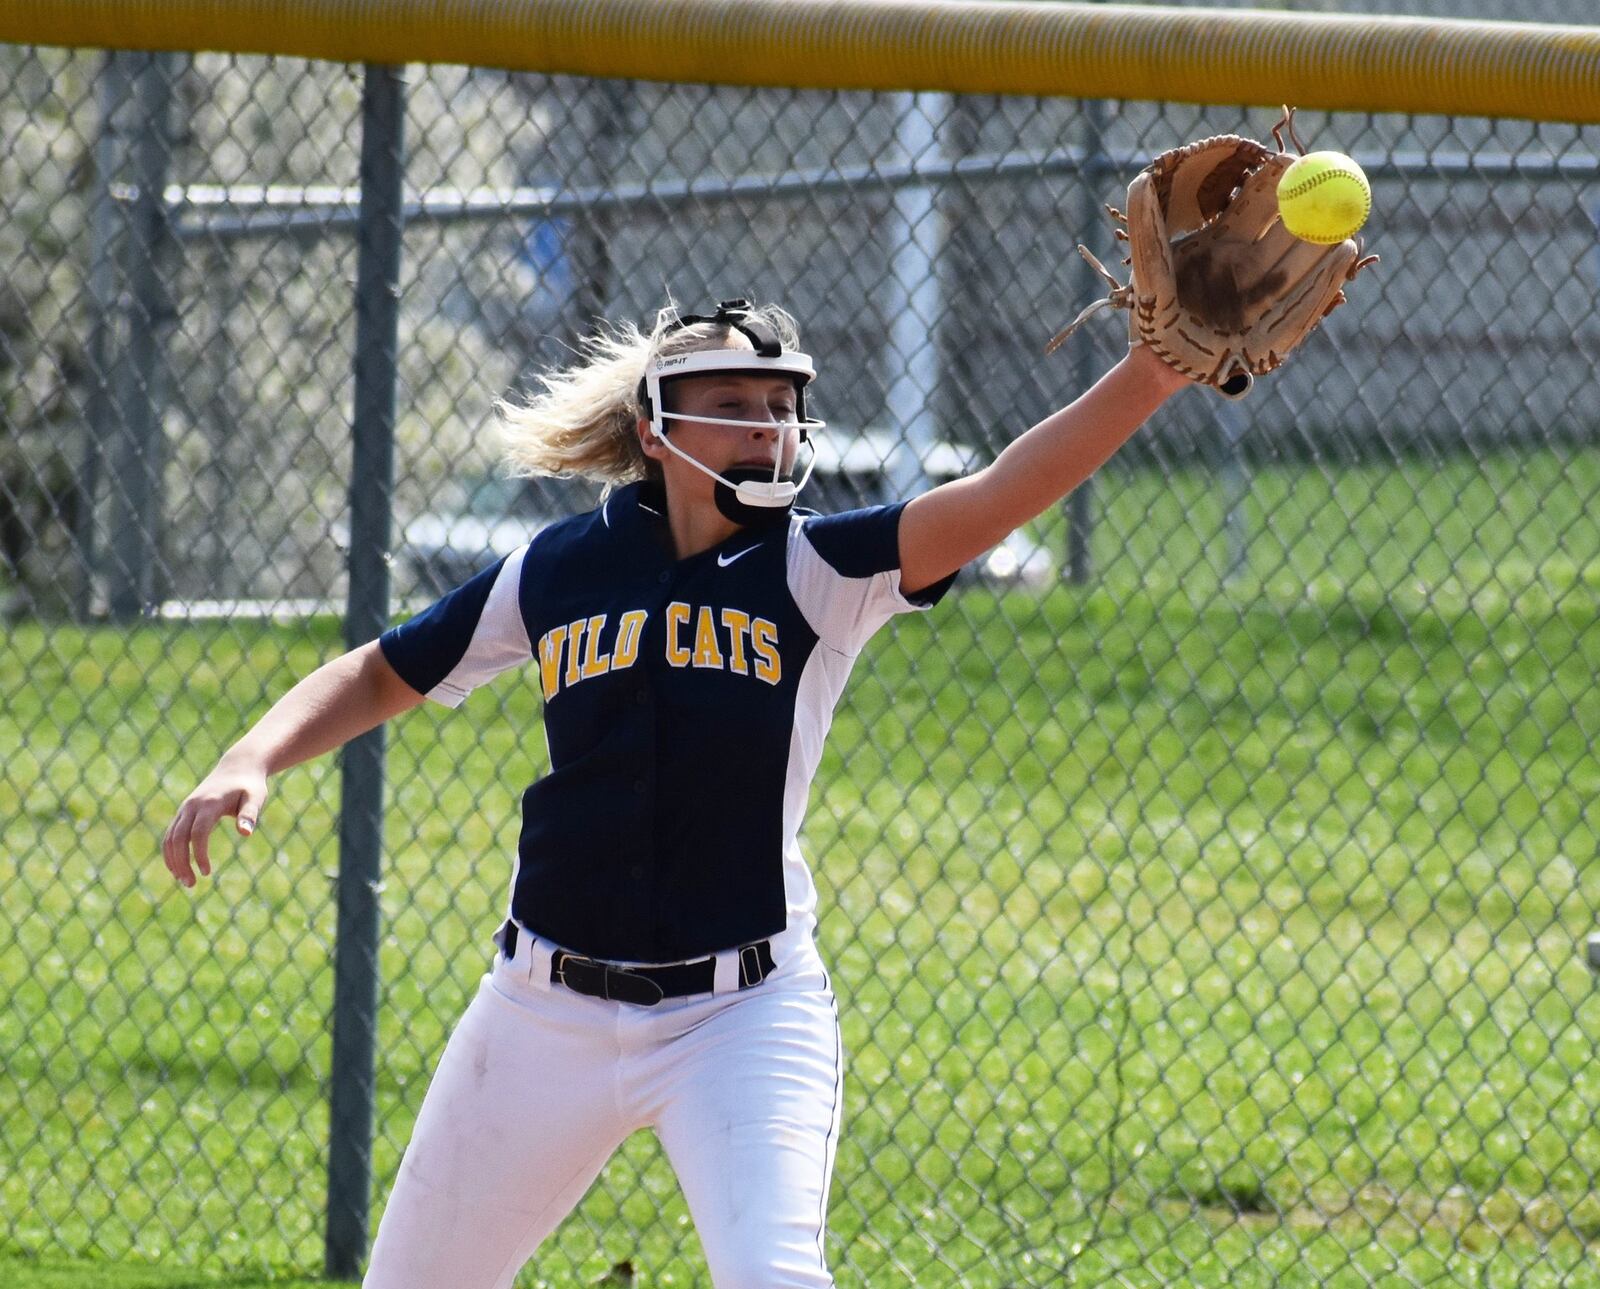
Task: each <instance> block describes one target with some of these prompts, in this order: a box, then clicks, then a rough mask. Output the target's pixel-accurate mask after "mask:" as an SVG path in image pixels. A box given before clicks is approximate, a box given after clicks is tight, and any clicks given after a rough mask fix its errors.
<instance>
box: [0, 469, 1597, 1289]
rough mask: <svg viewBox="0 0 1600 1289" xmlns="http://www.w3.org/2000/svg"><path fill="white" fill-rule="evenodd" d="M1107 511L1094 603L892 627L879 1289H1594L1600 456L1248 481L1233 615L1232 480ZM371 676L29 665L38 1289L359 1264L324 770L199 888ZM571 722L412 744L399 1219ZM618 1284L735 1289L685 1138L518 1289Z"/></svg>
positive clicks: (857, 974) (90, 645)
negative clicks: (328, 1170) (237, 825)
mask: <svg viewBox="0 0 1600 1289" xmlns="http://www.w3.org/2000/svg"><path fill="white" fill-rule="evenodd" d="M1095 489H1096V505H1097V508H1098V512H1099V520H1098V524H1097V528H1096V532H1095V537H1094V552H1095V560H1096V578H1095V580H1094V583H1093V585H1092V586H1091V587H1089V588H1086V589H1078V588H1072V587H1065V586H1063V587H1058V588H1056V589H1053V590H1051V591H1050V592H1049V593H1048V594H1047V595H1045V596H1043V597H1042V598H1039V597H1035V596H1032V595H1029V594H1027V593H1016V592H1013V593H1010V594H1007V595H1005V596H996V595H993V594H991V593H989V592H986V591H982V590H978V589H970V590H964V591H962V592H960V593H958V594H956V595H954V596H952V597H951V598H950V599H948V600H947V601H946V602H945V603H944V604H943V605H942V606H941V607H940V608H938V609H936V610H935V611H934V612H933V613H932V614H930V615H918V616H916V617H914V618H909V619H901V620H900V621H899V622H898V623H897V624H896V625H895V627H894V628H893V630H892V631H887V632H885V633H884V634H883V635H881V636H880V637H879V638H878V639H877V640H876V641H875V643H874V645H873V646H872V647H871V648H870V649H869V651H868V653H867V655H866V656H865V657H864V658H863V659H862V661H861V663H860V664H859V665H858V667H857V671H856V676H855V679H854V680H853V682H852V685H851V688H850V689H849V690H848V692H847V694H846V696H845V700H844V702H843V704H842V707H841V711H840V713H839V715H838V717H837V719H836V722H835V725H834V731H833V735H832V738H831V742H830V746H829V752H828V755H827V757H826V758H825V760H824V762H823V766H822V770H821V772H820V774H819V777H818V781H817V785H816V788H815V791H814V793H813V798H812V807H811V813H810V816H809V822H808V825H807V829H806V833H805V840H806V842H807V847H808V853H809V854H810V855H811V857H812V862H813V867H814V869H815V871H816V873H817V877H818V883H819V886H820V887H821V892H822V900H823V909H824V914H823V924H822V940H823V951H824V954H825V956H826V958H827V959H828V961H829V962H830V963H831V964H832V966H833V967H834V971H835V982H836V985H837V987H838V992H839V995H840V1004H841V1011H842V1015H843V1021H844V1032H845V1042H846V1047H847V1054H848V1059H849V1066H848V1075H849V1079H848V1083H847V1087H846V1098H847V1099H846V1108H845V1136H844V1140H843V1143H842V1145H841V1148H840V1152H839V1160H838V1166H837V1171H836V1174H835V1180H834V1187H833V1197H832V1211H831V1226H830V1234H831V1239H832V1255H833V1265H834V1270H835V1273H836V1275H837V1277H838V1279H839V1282H840V1284H841V1285H842V1286H843V1285H850V1286H857V1285H872V1286H875V1287H876V1286H888V1285H897V1284H916V1285H919V1286H920V1285H971V1286H978V1287H993V1289H1000V1287H1001V1286H1014V1285H1025V1284H1027V1285H1033V1284H1037V1285H1045V1284H1059V1283H1084V1284H1092V1283H1102V1282H1104V1283H1119V1284H1127V1285H1157V1284H1192V1285H1206V1286H1210V1285H1222V1284H1242V1285H1266V1284H1284V1285H1307V1286H1309V1285H1340V1286H1342V1285H1351V1286H1354V1285H1368V1284H1374V1283H1379V1284H1405V1283H1412V1284H1421V1283H1430V1284H1437V1283H1462V1284H1466V1283H1472V1284H1483V1285H1502V1284H1504V1285H1510V1284H1517V1285H1544V1284H1549V1285H1556V1284H1561V1285H1566V1286H1589V1285H1600V1270H1597V1269H1596V1267H1597V1262H1596V1258H1595V1253H1596V1251H1597V1250H1596V1245H1597V1243H1600V1195H1597V1194H1596V1192H1595V1186H1594V1178H1595V1176H1596V1174H1597V1172H1600V1062H1597V1061H1596V1059H1595V1047H1596V1044H1597V1042H1600V998H1597V996H1596V991H1597V989H1600V985H1597V982H1596V981H1595V979H1594V978H1593V977H1592V976H1591V975H1590V973H1589V972H1588V971H1587V969H1586V968H1585V967H1584V965H1583V962H1582V946H1583V941H1584V938H1585V936H1586V935H1587V933H1588V932H1589V931H1590V930H1591V929H1594V924H1595V922H1596V910H1597V909H1600V862H1597V856H1596V841H1595V828H1596V826H1597V824H1596V820H1595V816H1594V814H1593V808H1592V804H1591V803H1592V802H1593V801H1594V800H1595V798H1596V791H1597V788H1600V759H1597V757H1596V755H1595V742H1596V735H1597V733H1600V690H1597V687H1596V685H1595V676H1596V674H1597V669H1600V612H1597V608H1600V525H1597V522H1596V519H1595V517H1594V514H1595V506H1594V500H1595V498H1596V495H1597V493H1600V454H1596V453H1593V452H1550V453H1545V454H1540V455H1535V456H1525V457H1505V458H1497V459H1493V460H1489V461H1486V462H1484V463H1482V464H1479V463H1475V462H1473V461H1471V460H1470V459H1466V460H1455V461H1451V462H1448V463H1442V464H1440V463H1426V464H1423V463H1419V464H1415V465H1407V466H1404V467H1399V468H1397V467H1387V468H1380V467H1373V468H1363V469H1355V468H1339V469H1337V470H1333V469H1327V470H1318V469H1304V468H1294V469H1283V470H1276V471H1265V472H1262V473H1259V474H1258V475H1257V476H1256V477H1255V478H1254V480H1253V481H1252V484H1251V488H1250V492H1249V495H1248V497H1247V498H1246V499H1245V503H1244V508H1243V512H1242V518H1243V525H1244V531H1245V533H1246V535H1247V539H1248V551H1249V557H1248V559H1247V561H1246V563H1245V565H1244V566H1243V568H1242V569H1241V570H1240V572H1239V576H1237V577H1236V578H1234V579H1232V580H1229V581H1225V580H1224V579H1223V577H1222V570H1223V568H1224V567H1225V565H1226V563H1227V559H1226V552H1225V550H1224V545H1225V544H1224V542H1223V539H1222V536H1221V506H1222V501H1221V491H1220V489H1219V487H1218V485H1217V484H1216V483H1215V481H1213V480H1211V479H1209V478H1208V477H1206V476H1205V475H1203V474H1183V475H1177V476H1174V477H1170V478H1162V477H1160V476H1158V475H1155V474H1149V475H1146V474H1131V475H1129V474H1110V473H1108V474H1105V475H1103V476H1101V478H1099V479H1097V480H1096V482H1095ZM340 648H341V645H340V642H339V629H338V626H337V624H336V623H333V622H316V623H312V624H309V625H307V626H304V627H292V628H291V627H279V626H271V625H267V624H262V623H244V622H241V623H234V624H209V625H205V626H197V627H179V626H175V625H158V626H148V627H141V628H138V629H135V630H126V631H125V630H117V629H111V628H104V629H95V630H89V631H84V630H78V629H71V628H59V627H58V628H51V629H45V628H41V627H38V626H34V625H23V626H20V627H18V628H16V629H14V630H13V631H12V632H11V634H10V636H9V637H8V638H7V639H6V641H5V644H4V645H3V646H0V673H3V674H4V676H5V677H6V678H7V679H6V680H5V681H4V685H5V687H6V693H5V698H4V709H3V715H0V749H3V750H4V768H3V770H0V827H3V828H4V842H5V849H6V855H7V856H8V857H9V858H10V859H11V861H12V864H11V867H10V870H9V872H8V873H7V875H6V885H5V886H4V910H5V913H4V922H5V926H6V929H7V932H8V934H6V935H0V984H3V985H4V989H5V997H6V1001H5V1002H4V1004H0V1050H3V1051H4V1052H5V1053H6V1058H5V1063H4V1066H3V1067H0V1133H3V1143H0V1166H3V1169H4V1171H3V1174H0V1211H3V1213H4V1220H3V1222H0V1281H3V1282H4V1283H5V1284H7V1285H18V1286H30V1287H33V1289H39V1287H42V1286H51V1287H52V1289H54V1287H56V1286H67V1285H73V1286H77V1285H88V1284H91V1283H92V1284H95V1285H113V1286H122V1285H127V1286H141V1287H142V1286H146V1285H148V1286H158V1285H159V1286H176V1285H188V1284H199V1283H207V1284H210V1283H218V1284H229V1285H245V1284H255V1283H257V1282H258V1279H259V1278H261V1277H263V1276H265V1275H267V1274H269V1273H276V1274H278V1275H285V1276H287V1275H292V1274H298V1275H302V1276H303V1275H312V1274H314V1273H315V1272H316V1271H317V1270H318V1268H319V1267H320V1265H321V1250H322V1220H321V1208H322V1201H323V1194H324V1169H325V1164H324V1158H323V1147H324V1142H325V1137H326V1111H325V1099H326V1096H325V1093H326V1081H327V1076H328V1060H329V1048H330V1042H329V1038H328V1034H327V1030H326V1024H327V1016H328V1013H329V1000H330V997H331V992H332V981H331V947H330V945H331V937H332V927H333V915H332V908H331V893H332V873H333V869H334V865H335V863H336V858H337V856H336V844H337V833H336V812H337V808H338V783H339V777H338V767H337V759H336V758H334V757H328V758H324V759H323V760H321V761H318V762H314V763H312V764H310V765H308V766H302V767H299V768H297V769H295V770H292V771H290V772H288V773H287V774H285V775H283V776H280V777H279V778H278V779H276V780H274V785H273V787H274V793H273V796H272V798H271V800H270V801H269V803H268V806H267V809H266V811H265V812H264V815H263V817H262V820H261V826H260V828H259V830H258V831H257V833H256V835H255V836H254V837H253V838H251V839H250V840H249V841H247V842H241V841H239V839H238V838H237V837H236V835H235V834H234V833H233V832H232V831H231V828H230V829H227V830H224V831H223V832H220V833H219V834H218V839H217V845H216V849H215V852H214V853H215V856H216V858H217V861H218V866H217V874H216V877H215V880H214V881H209V882H204V883H202V885H201V886H200V887H198V888H197V889H196V890H195V891H194V892H185V891H183V890H181V889H179V888H177V887H176V886H174V885H173V884H172V882H171V880H170V879H169V878H168V877H167V875H166V872H165V870H164V868H163V867H162V864H161V860H160V854H159V838H160V834H161V831H162V830H163V828H164V827H165V825H166V822H167V820H168V818H169V817H170V814H171V811H172V810H173V808H174V807H175V806H176V804H177V802H178V801H179V800H181V798H182V797H183V796H184V794H186V793H187V792H188V791H189V789H190V788H192V787H193V786H194V784H195V783H196V782H197V781H198V780H199V778H200V777H201V776H202V775H203V774H204V773H205V771H206V770H207V769H209V768H210V766H211V764H212V763H213V761H214V759H215V757H216V755H217V754H218V753H219V752H220V751H221V750H222V749H223V748H224V747H226V746H227V745H228V744H229V743H230V742H232V741H233V739H234V738H236V737H237V736H238V734H239V733H241V732H242V730H243V729H244V728H245V727H246V725H247V723H248V722H249V721H250V720H251V719H253V718H254V717H255V716H256V715H258V714H260V713H261V712H262V711H263V710H264V709H265V707H266V705H267V704H268V703H269V702H270V700H271V699H272V698H273V697H276V696H277V695H278V694H280V693H282V692H283V690H285V689H286V688H287V687H288V686H289V685H290V684H291V683H292V682H293V681H294V679H296V678H298V677H299V676H300V675H303V674H305V673H306V672H307V671H309V670H311V669H312V668H314V667H315V666H316V665H317V664H318V663H319V662H321V661H323V660H325V659H326V658H328V657H330V656H332V655H333V654H335V653H336V652H338V651H339V649H340ZM19 679H20V685H19V684H18V680H19ZM529 681H530V677H526V676H516V675H508V676H504V677H502V678H501V679H500V680H499V681H497V682H496V683H495V684H494V685H493V686H492V687H490V688H489V689H488V690H487V691H485V692H484V693H480V694H477V695H475V696H474V697H473V698H472V699H471V700H470V701H469V702H468V704H467V705H466V707H465V708H464V709H461V710H458V711H457V712H454V713H449V712H446V711H444V710H443V709H439V708H434V707H432V706H430V707H427V708H424V709H420V710H419V711H417V712H415V713H412V714H411V715H409V716H407V717H405V718H402V719H401V720H400V721H399V722H397V723H396V724H395V725H394V726H393V727H391V729H390V733H389V738H390V760H389V764H390V769H391V775H392V779H391V790H390V795H389V810H388V815H387V819H386V838H387V854H388V863H389V868H388V871H387V874H386V886H385V890H384V893H383V902H384V911H385V918H386V922H385V940H384V948H383V961H382V967H383V974H384V982H385V984H384V989H385V992H384V998H383V1013H382V1017H381V1032H380V1036H379V1047H380V1051H381V1054H382V1055H381V1065H380V1069H379V1071H378V1079H379V1082H378V1093H379V1107H378V1118H379V1141H378V1143H377V1147H376V1155H375V1166H376V1172H377V1182H376V1186H377V1194H376V1196H375V1203H376V1205H380V1206H381V1203H382V1200H383V1198H384V1197H385V1196H386V1194H387V1189H388V1185H389V1180H390V1178H391V1177H392V1175H393V1172H394V1169H395V1167H396V1165H397V1163H398V1159H399V1154H400V1151H401V1150H402V1149H403V1147H404V1144H405V1141H406V1139H407V1136H408V1133H409V1129H410V1124H411V1120H412V1116H413V1115H414V1114H415V1111H416V1108H417V1105H418V1104H419V1102H420V1099H421V1096H422V1092H423V1089H424V1087H425V1086H426V1081H427V1078H428V1076H429V1073H430V1071H431V1068H432V1065H433V1063H434V1061H435V1059H436V1057H437V1054H438V1052H439V1050H440V1048H441V1046H442V1044H443V1042H444V1039H445V1037H446V1035H447V1033H448V1032H449V1028H450V1026H451V1025H452V1024H453V1022H454V1020H455V1018H456V1017H457V1016H458V1014H459V1013H460V1011H461V1010H462V1008H463V1007H464V1006H465V1004H466V1001H467V999H468V997H469V996H470V992H471V990H472V989H473V988H474V987H475V985H476V981H477V978H478V976H479V975H480V974H481V972H482V971H483V969H484V967H485V965H486V963H487V961H488V956H489V953H490V951H491V949H490V945H489V941H488V935H489V933H490V931H491V930H492V928H493V926H494V925H495V921H496V912H497V910H498V909H499V908H500V907H501V903H502V901H503V898H504V892H505V887H506V883H507V880H508V877H509V873H510V849H511V847H512V845H513V844H514V838H515V831H516V828H515V814H516V804H517V803H516V796H517V792H518V790H519V789H520V785H523V784H525V783H526V782H528V781H529V780H531V779H532V778H533V777H534V776H535V775H536V774H537V773H538V772H539V769H540V766H541V763H542V758H543V739H542V735H541V732H540V730H539V728H538V719H539V713H538V699H537V694H536V684H530V683H529ZM497 707H498V708H503V711H504V719H502V718H501V716H500V715H499V714H498V712H497ZM529 1093H530V1095H537V1094H538V1087H537V1081H536V1078H534V1077H533V1076H532V1075H530V1085H529ZM374 1220H376V1211H375V1214H374ZM67 1257H79V1258H84V1257H92V1258H95V1259H97V1264H96V1265H95V1266H93V1267H89V1268H86V1267H85V1266H84V1265H83V1264H79V1263H74V1264H64V1263H54V1262H51V1261H50V1259H52V1258H67ZM8 1258H11V1259H12V1260H9V1261H8V1260H6V1259H8ZM623 1261H629V1262H631V1264H632V1265H633V1266H634V1267H635V1268H637V1271H638V1276H637V1280H636V1283H640V1284H649V1285H694V1284H701V1283H704V1271H703V1263H702V1261H701V1259H700V1254H699V1250H698V1246H697V1244H696V1242H695V1240H694V1236H693V1233H692V1229H691V1227H690V1226H689V1224H688V1219H687V1213H686V1209H685V1207H684V1205H683V1202H682V1200H681V1198H680V1197H679V1196H678V1194H677V1190H676V1185H675V1182H674V1180H673V1178H672V1176H671V1173H670V1171H669V1170H668V1169H667V1167H666V1165H665V1163H664V1161H663V1159H662V1158H661V1157H660V1155H659V1153H658V1151H657V1149H656V1147H655V1144H654V1142H653V1140H652V1139H651V1138H649V1137H648V1136H636V1137H635V1138H633V1139H632V1140H630V1142H629V1143H628V1144H627V1145H626V1146H625V1148H624V1149H623V1151H622V1152H620V1153H619V1155H618V1156H617V1157H616V1159H614V1160H613V1162H612V1164H611V1166H610V1167H609V1169H608V1170H607V1172H606V1173H605V1175H604V1176H603V1178H602V1181H601V1184H600V1185H599V1186H598V1187H597V1188H596V1190H595V1191H594V1192H593V1193H591V1195H590V1196H589V1197H588V1199H587V1200H586V1201H585V1202H584V1204H583V1206H582V1207H581V1209H580V1210H579V1212H578V1214H576V1215H575V1216H574V1217H573V1218H572V1219H571V1220H569V1222H568V1223H567V1224H566V1225H565V1227H563V1229H562V1230H561V1232H560V1233H559V1234H558V1236H557V1237H556V1238H555V1239H554V1240H553V1241H552V1242H551V1244H550V1245H549V1246H547V1248H546V1249H545V1250H543V1251H541V1254H540V1255H539V1257H538V1258H537V1259H536V1261H535V1263H534V1264H533V1266H531V1267H530V1269H529V1270H528V1272H527V1273H525V1275H524V1277H523V1280H522V1281H521V1282H520V1283H522V1284H525V1285H533V1284H538V1285H553V1286H562V1287H563V1289H565V1287H567V1286H578V1285H588V1284H594V1283H597V1282H605V1281H604V1277H605V1276H606V1274H607V1272H608V1271H609V1270H610V1269H611V1268H612V1267H613V1266H615V1265H616V1264H618V1263H621V1262H623ZM119 1277H120V1278H119ZM612 1282H613V1283H618V1282H620V1281H617V1280H616V1279H615V1278H613V1281H612Z"/></svg>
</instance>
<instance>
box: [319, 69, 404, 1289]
mask: <svg viewBox="0 0 1600 1289" xmlns="http://www.w3.org/2000/svg"><path fill="white" fill-rule="evenodd" d="M404 111H405V96H404V80H403V69H402V68H399V67H390V66H384V65H379V64H369V65H368V66H367V68H366V81H365V85H364V87H363V90H362V103H361V118H362V127H361V222H360V230H359V233H358V237H357V246H358V251H357V261H356V353H355V425H354V452H353V456H352V461H351V475H350V592H349V600H348V605H347V609H346V614H345V643H346V645H347V646H348V647H349V648H352V649H354V648H356V647H358V646H359V645H361V644H365V643H366V642H367V641H369V640H372V639H373V638H374V637H376V636H377V635H378V634H379V633H380V632H381V631H382V630H383V628H384V627H385V626H386V625H387V623H388V618H389V565H388V551H389V532H390V519H391V514H390V508H391V504H392V493H393V486H394V483H393V481H394V415H395V362H396V350H397V347H398V331H399V312H400V300H399V294H400V286H399V284H400V249H401V238H402V231H403V230H402V222H403V218H404V216H403V213H402V210H401V205H400V189H401V179H402V177H403V173H404V166H405V154H404V149H405V138H404ZM383 760H384V731H383V727H382V726H381V725H380V726H379V727H378V728H377V729H374V730H372V731H370V732H368V733H366V734H364V735H362V736H361V737H359V738H356V739H352V740H351V741H350V742H349V743H348V744H346V745H345V748H344V760H343V771H344V773H343V779H342V785H341V801H340V812H339V897H338V898H339V918H338V939H337V944H336V947H335V951H334V987H333V995H334V996H333V1070H332V1088H331V1094H330V1101H329V1126H328V1226H327V1240H326V1248H325V1252H326V1257H325V1266H326V1272H327V1274H328V1275H329V1276H331V1277H334V1278H336V1279H345V1280H350V1279H355V1278H356V1276H357V1275H358V1274H359V1272H360V1265H361V1262H362V1260H363V1259H364V1258H365V1256H366V1251H367V1219H368V1208H369V1206H370V1203H371V1192H372V1129H373V1098H374V1080H375V1073H374V1052H375V1047H376V1044H375V1042H374V1039H375V1035H376V1027H377V1012H378V893H379V890H380V889H381V885H380V881H379V871H380V855H381V847H382V842H383Z"/></svg>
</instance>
